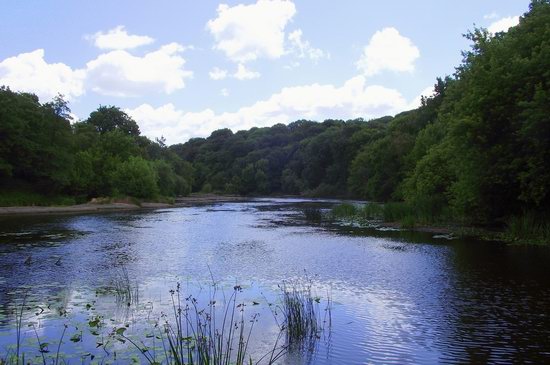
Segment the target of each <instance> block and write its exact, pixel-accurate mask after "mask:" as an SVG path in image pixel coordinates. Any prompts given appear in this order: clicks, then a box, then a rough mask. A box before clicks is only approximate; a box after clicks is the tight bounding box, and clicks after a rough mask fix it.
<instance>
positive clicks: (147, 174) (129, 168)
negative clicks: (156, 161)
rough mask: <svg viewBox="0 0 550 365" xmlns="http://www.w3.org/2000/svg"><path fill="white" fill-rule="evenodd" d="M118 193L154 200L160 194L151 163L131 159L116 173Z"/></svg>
mask: <svg viewBox="0 0 550 365" xmlns="http://www.w3.org/2000/svg"><path fill="white" fill-rule="evenodd" d="M113 182H114V186H115V189H116V191H118V192H119V193H121V194H124V195H129V196H134V197H136V198H152V197H154V196H156V195H157V194H158V193H159V190H158V186H157V175H156V173H155V170H154V169H153V167H152V166H151V164H150V163H149V162H147V161H146V160H144V159H143V158H141V157H130V158H129V159H128V160H127V161H125V162H122V163H120V164H119V165H118V166H117V168H116V169H115V171H114V174H113Z"/></svg>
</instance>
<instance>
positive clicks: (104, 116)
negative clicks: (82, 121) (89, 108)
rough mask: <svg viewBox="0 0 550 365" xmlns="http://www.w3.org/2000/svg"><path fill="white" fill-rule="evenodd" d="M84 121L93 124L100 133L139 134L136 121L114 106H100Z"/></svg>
mask: <svg viewBox="0 0 550 365" xmlns="http://www.w3.org/2000/svg"><path fill="white" fill-rule="evenodd" d="M86 123H88V124H91V125H93V126H95V128H96V129H97V131H98V132H99V133H101V134H103V133H107V132H113V131H119V132H121V133H123V134H125V135H130V136H139V133H140V132H139V127H138V125H137V123H136V122H135V121H134V120H133V119H132V118H130V116H129V115H128V114H126V113H125V112H123V111H122V110H120V108H117V107H115V106H100V107H99V108H98V109H97V110H96V111H94V112H92V113H91V114H90V117H89V118H88V119H87V120H86Z"/></svg>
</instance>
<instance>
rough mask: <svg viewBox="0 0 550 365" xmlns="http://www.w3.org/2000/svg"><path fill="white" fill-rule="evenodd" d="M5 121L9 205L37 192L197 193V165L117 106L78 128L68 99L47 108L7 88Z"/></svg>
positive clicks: (0, 157)
mask: <svg viewBox="0 0 550 365" xmlns="http://www.w3.org/2000/svg"><path fill="white" fill-rule="evenodd" d="M0 120H1V123H0V139H1V141H2V143H1V144H0V186H1V187H2V191H3V195H5V197H4V201H6V202H7V203H8V204H9V203H10V201H9V200H10V195H11V194H13V193H14V192H15V193H17V194H13V195H16V196H17V197H18V198H19V197H20V196H21V192H23V193H27V195H28V196H29V198H28V199H29V201H28V203H29V204H33V203H34V201H33V199H35V195H36V194H40V195H44V196H46V197H48V196H56V195H58V194H62V195H67V196H72V197H77V198H79V199H78V200H80V201H85V200H88V199H90V198H93V197H107V196H132V197H136V198H144V199H151V198H157V197H162V196H174V195H186V194H188V193H189V192H190V189H191V185H192V183H193V168H192V166H191V164H190V163H189V162H187V161H185V160H183V159H182V158H180V157H179V156H178V155H176V154H175V153H174V152H173V151H171V150H170V149H169V148H168V147H167V146H166V145H165V144H164V141H163V140H157V141H151V140H149V139H148V138H146V137H144V136H141V135H140V131H139V127H138V125H137V123H136V122H135V121H134V120H133V119H132V118H130V117H129V116H128V115H127V114H126V113H125V112H123V111H122V110H120V109H119V108H117V107H114V106H101V107H99V108H98V109H97V110H96V111H94V112H92V113H91V114H90V116H89V118H88V119H86V120H84V121H82V122H76V123H71V117H70V110H69V107H68V105H67V102H66V101H65V100H63V98H62V97H61V96H58V97H56V98H54V100H53V101H52V102H49V103H45V104H41V103H40V102H39V100H38V97H36V95H33V94H29V93H17V92H13V91H11V90H10V89H9V88H7V87H0ZM15 200H16V201H15V203H17V202H19V201H20V200H21V199H15ZM25 200H26V199H25V195H23V198H22V203H23V204H24V203H25ZM46 201H47V200H46Z"/></svg>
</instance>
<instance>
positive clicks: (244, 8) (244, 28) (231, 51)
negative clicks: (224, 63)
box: [206, 0, 296, 63]
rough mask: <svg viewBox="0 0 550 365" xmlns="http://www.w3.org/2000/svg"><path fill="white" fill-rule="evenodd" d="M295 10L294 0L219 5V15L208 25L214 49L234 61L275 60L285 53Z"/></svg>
mask: <svg viewBox="0 0 550 365" xmlns="http://www.w3.org/2000/svg"><path fill="white" fill-rule="evenodd" d="M295 13H296V7H295V6H294V3H292V2H291V1H285V0H258V2H256V3H255V4H251V5H243V4H239V5H236V6H233V7H230V6H229V5H227V4H220V5H219V6H218V9H217V17H216V18H214V19H211V20H209V21H208V23H207V25H206V28H207V29H208V31H209V32H210V33H211V34H212V36H213V37H214V39H215V42H216V43H215V45H214V48H215V49H217V50H220V51H222V52H224V53H225V55H226V56H227V57H228V58H229V59H231V60H232V61H234V62H238V63H244V62H248V61H252V60H255V59H258V58H261V57H265V58H271V59H276V58H279V57H281V56H282V55H283V54H284V53H285V27H286V25H287V24H288V22H289V21H290V20H291V19H292V17H293V16H294V14H295Z"/></svg>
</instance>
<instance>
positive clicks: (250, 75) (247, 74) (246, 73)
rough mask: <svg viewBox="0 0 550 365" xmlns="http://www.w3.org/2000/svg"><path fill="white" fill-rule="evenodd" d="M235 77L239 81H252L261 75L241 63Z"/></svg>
mask: <svg viewBox="0 0 550 365" xmlns="http://www.w3.org/2000/svg"><path fill="white" fill-rule="evenodd" d="M233 77H234V78H236V79H237V80H251V79H256V78H258V77H260V73H259V72H256V71H252V70H249V69H247V68H246V67H245V65H243V64H242V63H239V66H238V67H237V72H235V73H234V74H233Z"/></svg>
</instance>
